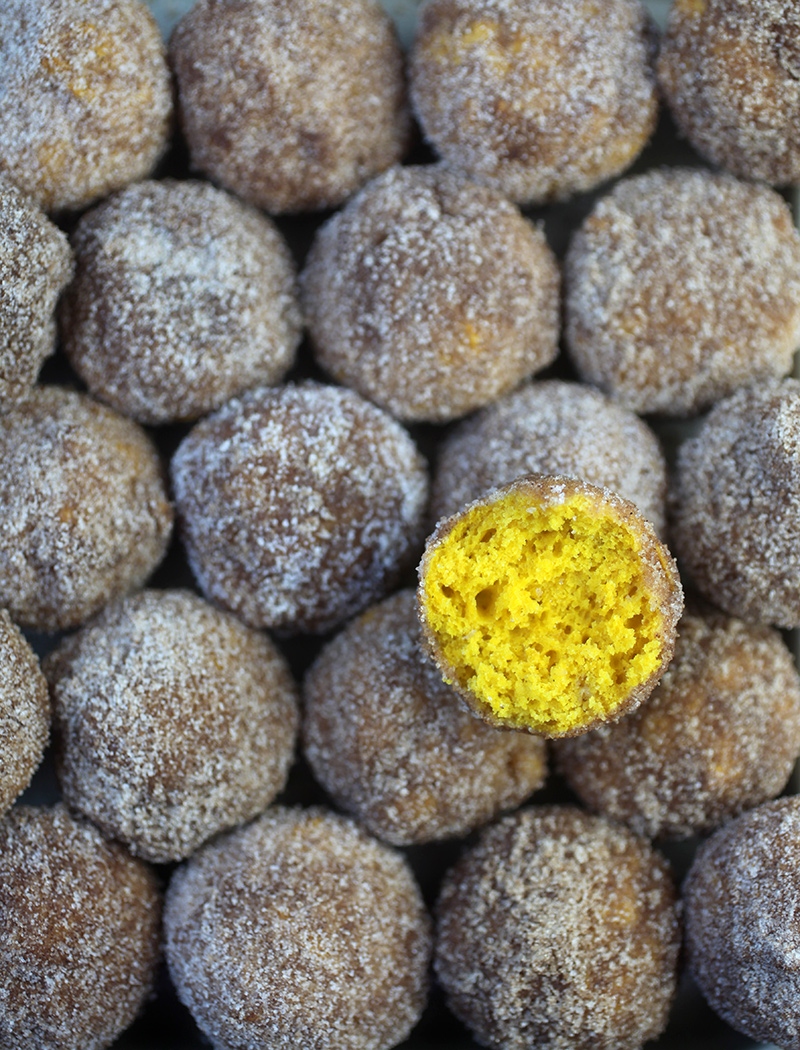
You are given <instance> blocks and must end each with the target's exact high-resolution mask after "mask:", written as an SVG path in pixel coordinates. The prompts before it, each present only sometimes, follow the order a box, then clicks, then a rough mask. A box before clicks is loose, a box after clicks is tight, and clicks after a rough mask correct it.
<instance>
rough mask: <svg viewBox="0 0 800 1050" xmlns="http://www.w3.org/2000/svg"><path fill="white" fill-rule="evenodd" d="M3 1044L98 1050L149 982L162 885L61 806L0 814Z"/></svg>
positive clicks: (10, 1048)
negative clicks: (1, 815) (3, 816)
mask: <svg viewBox="0 0 800 1050" xmlns="http://www.w3.org/2000/svg"><path fill="white" fill-rule="evenodd" d="M0 929H2V930H3V936H2V938H0V1048H2V1050H21V1048H22V1047H24V1048H25V1050H54V1048H55V1047H58V1048H59V1050H102V1048H103V1047H107V1046H110V1045H111V1044H112V1043H113V1042H114V1040H115V1039H116V1038H117V1036H118V1035H119V1034H120V1033H121V1032H123V1031H124V1030H125V1029H126V1028H127V1027H128V1025H130V1024H131V1022H132V1021H133V1020H134V1018H135V1017H136V1015H137V1014H138V1013H139V1011H140V1010H141V1008H142V1007H143V1006H144V1004H145V1002H146V1000H147V998H148V996H149V995H150V993H151V990H152V988H153V985H154V983H155V978H156V971H157V967H158V962H159V957H160V934H161V892H160V890H159V887H158V882H157V880H156V877H155V875H154V874H153V873H152V871H151V870H150V868H149V867H148V866H147V865H146V864H145V863H144V861H140V860H137V859H136V858H134V857H132V856H131V855H130V854H129V853H128V852H127V851H126V850H125V849H124V848H123V847H122V846H120V845H119V844H118V843H112V842H107V841H106V840H105V839H104V838H103V836H102V835H101V834H100V832H99V831H98V830H97V828H95V827H94V825H92V824H90V823H89V822H88V821H84V820H80V819H77V818H74V817H71V816H70V815H69V814H68V812H67V810H66V808H65V807H63V806H61V805H59V806H56V807H54V808H53V809H35V808H33V807H29V806H19V807H16V808H14V809H12V810H11V812H10V813H8V814H7V815H6V816H5V818H3V819H2V820H0Z"/></svg>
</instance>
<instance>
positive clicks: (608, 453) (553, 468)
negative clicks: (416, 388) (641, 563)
mask: <svg viewBox="0 0 800 1050" xmlns="http://www.w3.org/2000/svg"><path fill="white" fill-rule="evenodd" d="M520 474H572V475H574V476H576V477H580V478H583V480H584V481H589V482H591V483H592V484H593V485H598V486H599V487H601V488H609V489H611V490H612V491H614V492H618V493H619V494H620V496H624V497H625V499H628V500H630V501H631V503H635V504H636V505H637V506H638V508H639V510H640V511H641V512H642V514H643V515H644V516H645V517H646V518H647V520H648V521H650V522H652V524H653V526H654V527H655V529H656V532H658V534H659V535H663V534H664V528H665V525H664V518H665V507H664V501H665V499H666V492H667V468H666V463H665V461H664V454H663V452H662V451H661V447H660V445H659V442H658V438H657V437H656V436H655V434H654V433H653V431H652V430H650V428H649V427H648V426H647V425H646V424H645V423H644V422H643V421H642V420H641V419H639V417H638V416H636V415H634V413H633V412H631V411H629V410H628V409H625V408H623V407H622V406H621V405H618V404H616V403H615V402H613V401H611V400H610V399H609V398H607V397H605V396H604V395H603V394H601V393H600V391H599V390H594V389H593V388H591V387H588V386H582V385H581V384H579V383H568V382H563V381H562V380H558V379H551V380H544V381H539V382H533V383H529V384H526V385H525V386H523V387H521V388H520V389H519V390H516V391H513V392H512V393H510V394H507V395H506V396H505V397H503V398H500V399H499V400H498V401H496V402H495V403H494V404H491V405H487V407H486V408H484V409H483V410H482V411H481V412H479V413H478V414H477V415H475V416H473V417H472V418H470V419H467V420H465V421H464V422H463V423H460V424H459V425H458V426H457V427H455V428H454V429H453V430H452V431H450V433H449V434H447V435H445V437H444V439H443V440H442V442H441V444H440V445H439V448H438V452H437V457H436V469H435V471H434V474H433V479H432V483H431V514H430V517H431V520H432V521H438V520H439V519H440V518H444V517H448V516H449V515H450V514H455V513H456V511H457V510H459V509H460V508H461V507H463V506H464V505H465V504H467V503H471V502H472V500H474V499H477V498H478V497H479V496H481V495H483V494H484V493H485V492H488V491H489V490H490V489H493V488H496V487H497V486H498V485H504V484H506V483H507V482H509V481H513V480H514V478H516V477H519V475H520Z"/></svg>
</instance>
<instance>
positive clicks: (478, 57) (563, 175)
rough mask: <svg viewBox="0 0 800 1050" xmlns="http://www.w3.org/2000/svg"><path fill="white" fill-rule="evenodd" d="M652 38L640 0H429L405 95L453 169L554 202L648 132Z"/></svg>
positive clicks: (620, 163)
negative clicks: (598, 0) (409, 82)
mask: <svg viewBox="0 0 800 1050" xmlns="http://www.w3.org/2000/svg"><path fill="white" fill-rule="evenodd" d="M654 40H655V37H654V33H653V30H652V27H651V25H650V22H649V20H648V16H647V15H646V13H645V9H644V7H643V6H642V5H641V4H640V3H639V2H638V0H604V2H603V3H602V4H598V3H597V2H596V0H574V2H565V0H429V2H428V3H426V4H425V5H424V6H423V8H422V10H421V11H420V20H419V26H418V29H417V37H416V41H415V44H414V48H413V50H412V54H411V67H410V76H411V97H412V102H413V105H414V109H415V111H416V114H417V117H418V119H419V121H420V124H421V125H422V128H423V131H424V132H425V136H426V137H427V138H428V140H429V141H430V142H431V144H432V146H433V147H434V149H435V150H436V151H437V152H438V154H439V155H440V156H441V158H442V159H443V160H444V162H445V163H446V164H447V166H448V167H449V168H452V169H453V170H454V171H457V172H460V173H461V174H463V175H467V176H469V177H470V178H473V179H475V181H476V182H481V183H484V184H485V185H488V186H493V187H495V188H496V189H498V190H501V191H502V192H503V193H505V194H506V195H507V196H509V197H510V198H511V199H512V200H515V201H518V202H520V203H542V202H545V201H551V200H560V199H563V198H565V197H569V196H570V195H572V194H574V193H577V192H580V191H583V190H588V189H591V188H592V187H593V186H596V185H597V184H598V183H600V182H603V181H604V180H605V179H608V178H610V177H611V176H612V175H617V174H619V172H621V171H624V170H625V168H627V167H628V165H629V164H631V163H632V162H633V160H634V159H635V158H636V156H637V155H638V154H639V152H640V151H641V150H642V148H643V147H644V145H645V143H646V142H647V140H648V138H649V137H650V134H651V132H652V131H653V128H654V127H655V122H656V114H657V101H656V90H655V74H654V71H653V69H652V59H653V50H654Z"/></svg>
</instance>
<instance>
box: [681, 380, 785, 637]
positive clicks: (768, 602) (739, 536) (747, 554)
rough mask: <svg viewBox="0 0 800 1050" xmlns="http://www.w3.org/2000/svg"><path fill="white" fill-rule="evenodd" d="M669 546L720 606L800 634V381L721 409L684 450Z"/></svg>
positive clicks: (756, 391) (749, 391) (743, 396)
mask: <svg viewBox="0 0 800 1050" xmlns="http://www.w3.org/2000/svg"><path fill="white" fill-rule="evenodd" d="M672 504H673V514H672V518H673V520H672V539H673V543H674V550H675V554H676V555H677V557H678V559H679V560H680V562H681V566H682V568H683V569H685V570H686V572H688V573H689V575H690V576H691V578H692V580H693V582H694V583H695V585H696V586H697V588H698V589H699V590H700V591H701V592H702V593H703V594H704V595H705V597H706V598H708V599H710V601H712V602H713V603H714V604H715V605H718V606H719V607H720V608H721V609H724V610H725V611H726V612H728V613H730V614H731V615H732V616H740V617H741V618H742V619H745V620H749V621H753V622H756V623H768V624H774V625H775V626H777V627H787V628H788V627H797V626H800V381H798V380H796V379H785V380H783V381H782V382H765V383H760V384H754V385H753V386H751V387H746V388H745V389H743V390H740V391H739V392H738V393H736V394H734V395H733V396H731V397H730V398H726V399H725V400H724V401H721V402H720V403H719V404H718V405H716V406H715V408H714V409H713V410H712V411H711V412H710V413H709V415H708V416H707V417H706V419H705V420H704V421H703V424H702V426H701V428H700V430H699V432H698V433H697V434H696V435H695V436H694V437H692V438H690V439H689V440H687V441H685V442H684V443H683V444H682V445H681V447H680V449H679V450H678V459H677V464H676V470H675V477H674V491H673V496H672Z"/></svg>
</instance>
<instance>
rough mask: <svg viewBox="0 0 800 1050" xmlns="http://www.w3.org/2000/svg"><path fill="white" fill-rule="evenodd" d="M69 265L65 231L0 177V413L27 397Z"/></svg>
mask: <svg viewBox="0 0 800 1050" xmlns="http://www.w3.org/2000/svg"><path fill="white" fill-rule="evenodd" d="M1 46H2V45H0V47H1ZM72 270H73V264H72V252H71V251H70V248H69V243H68V241H67V238H66V237H65V235H64V234H63V233H62V232H61V230H59V228H58V227H57V226H55V225H54V224H53V223H52V222H50V221H49V220H48V219H47V217H46V216H45V215H44V213H43V212H41V211H40V210H39V208H38V207H37V206H36V205H35V204H34V203H33V201H31V200H29V199H28V198H27V197H25V196H24V195H23V194H21V193H20V192H19V191H18V190H17V189H15V188H14V187H13V186H12V185H11V184H10V183H7V182H5V180H0V412H2V411H3V410H4V409H7V408H10V407H11V406H12V405H14V404H16V402H18V401H20V400H21V399H22V398H23V397H24V396H25V394H26V392H27V391H28V390H29V388H30V387H31V386H33V383H34V382H35V380H36V377H37V375H38V374H39V369H40V367H41V365H42V361H43V360H44V359H45V358H46V357H47V356H48V355H49V354H51V353H52V352H53V349H54V345H55V336H56V332H55V321H54V313H55V307H56V301H57V300H58V297H59V295H60V294H61V292H62V291H63V290H64V288H65V287H66V285H67V282H68V281H69V280H70V278H71V276H72Z"/></svg>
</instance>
